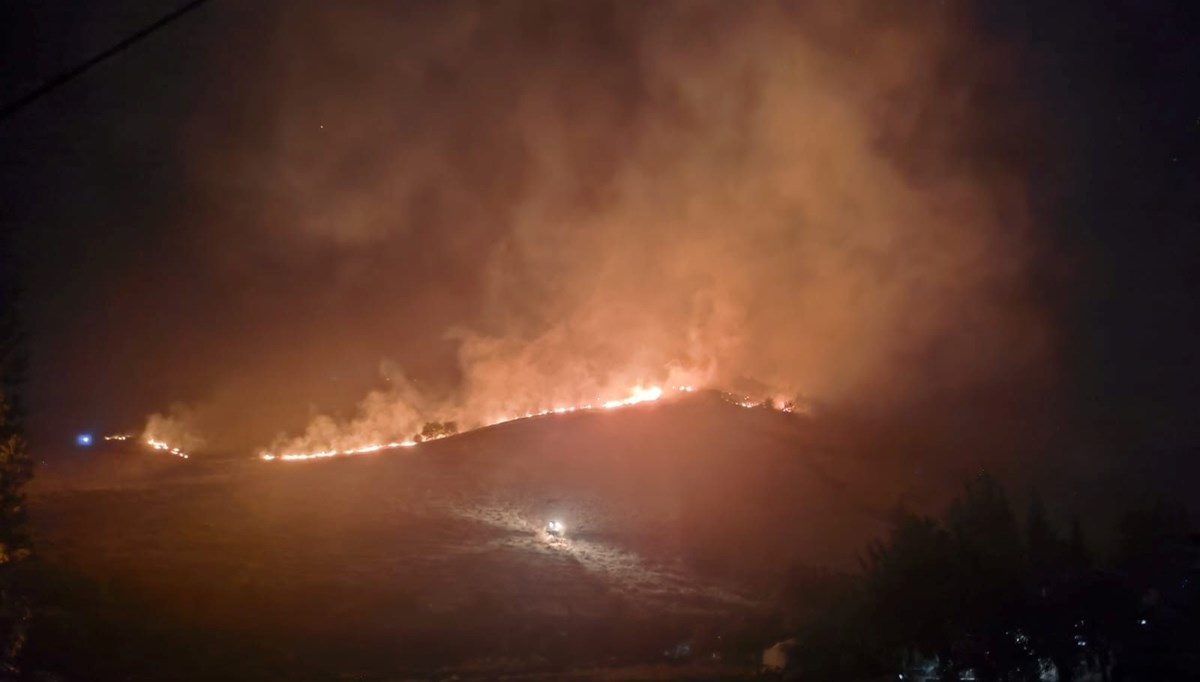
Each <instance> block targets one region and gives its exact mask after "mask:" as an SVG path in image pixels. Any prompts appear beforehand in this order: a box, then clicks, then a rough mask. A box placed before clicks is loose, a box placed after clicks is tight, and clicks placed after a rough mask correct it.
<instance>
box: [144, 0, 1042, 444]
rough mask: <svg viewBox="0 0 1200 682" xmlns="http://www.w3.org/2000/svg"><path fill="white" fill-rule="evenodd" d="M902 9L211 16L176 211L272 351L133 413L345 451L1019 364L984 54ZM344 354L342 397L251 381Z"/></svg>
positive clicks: (754, 6) (452, 8) (989, 52)
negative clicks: (616, 405)
mask: <svg viewBox="0 0 1200 682" xmlns="http://www.w3.org/2000/svg"><path fill="white" fill-rule="evenodd" d="M910 5H911V6H910ZM916 5H917V4H916V3H906V4H905V6H904V7H903V8H898V7H895V6H893V5H892V4H889V3H876V2H850V3H847V2H818V3H797V4H795V5H789V4H778V3H767V2H762V3H719V2H714V3H696V2H687V3H444V4H436V5H433V4H427V5H422V4H415V5H412V6H407V7H404V8H402V9H398V8H396V7H393V6H391V5H385V4H370V3H363V4H354V5H347V4H345V3H338V4H337V5H332V4H328V3H286V4H280V5H278V6H277V7H275V9H274V11H271V10H269V9H263V8H261V7H259V8H254V9H251V8H234V9H229V8H223V9H222V10H221V11H223V12H234V13H237V16H235V17H233V18H234V19H235V20H236V22H237V23H238V25H239V26H241V27H242V31H241V32H240V33H239V36H240V38H238V39H236V40H234V41H231V43H230V44H229V45H227V46H225V47H223V48H221V49H220V50H218V51H217V52H215V53H214V54H212V55H211V59H210V62H209V66H208V73H209V77H208V79H207V80H205V83H206V85H205V86H204V87H203V88H202V89H201V90H200V91H198V93H197V100H196V102H197V105H198V106H199V110H198V111H199V113H197V114H196V115H195V116H194V118H193V119H192V120H191V122H190V123H189V128H188V131H187V137H186V140H185V153H186V155H187V157H188V158H189V160H190V162H189V171H188V176H189V178H190V183H191V186H192V187H193V188H194V191H195V192H196V193H197V195H198V196H200V197H202V198H201V199H199V200H197V204H198V205H199V206H200V207H201V209H200V210H199V211H197V212H196V213H195V215H193V216H192V217H190V218H188V219H186V220H185V221H184V224H185V225H186V227H187V228H188V229H191V230H193V231H194V233H195V234H199V235H202V237H199V238H195V239H193V240H192V245H193V246H194V247H196V248H198V249H199V250H200V252H201V253H203V254H205V255H204V258H205V259H207V260H208V265H206V267H210V268H212V269H214V270H215V271H216V276H217V278H218V279H219V280H221V281H223V282H225V286H226V288H227V290H228V292H230V293H231V295H233V296H234V297H236V298H237V299H238V303H236V304H234V305H239V306H242V307H243V308H244V310H245V311H246V312H245V316H246V319H247V320H248V319H249V318H251V317H255V318H257V319H255V320H253V321H248V322H247V324H249V325H250V326H251V327H253V328H254V329H256V330H257V331H253V332H252V333H251V334H250V335H248V336H249V338H250V340H252V341H255V342H258V343H259V344H260V348H259V352H260V353H263V354H266V355H275V354H276V353H275V352H274V351H273V350H272V349H278V354H286V355H289V356H290V357H289V358H288V359H286V360H285V359H282V358H280V357H277V358H275V359H273V360H272V361H271V362H273V363H277V368H276V369H275V370H273V371H274V372H275V374H274V376H275V379H272V378H269V377H267V376H265V375H262V374H261V373H262V371H263V370H261V369H253V368H252V369H250V370H249V373H248V374H243V375H239V376H237V377H236V378H235V377H233V376H230V372H229V371H225V372H222V371H221V370H214V373H213V376H212V378H211V379H210V381H209V383H208V388H207V389H203V388H201V389H199V390H196V391H194V392H193V396H192V397H193V398H195V400H194V402H195V403H196V404H195V406H194V407H193V408H192V410H191V412H190V415H191V416H189V417H188V418H187V419H186V420H184V419H179V418H178V417H177V418H175V419H171V418H164V417H161V416H158V415H156V416H155V418H154V419H155V424H153V425H152V426H154V428H157V429H164V428H167V429H175V430H177V431H178V430H180V429H182V430H183V431H184V432H186V433H187V434H188V435H187V436H186V437H187V438H192V439H194V438H203V439H206V440H209V441H211V442H213V443H214V444H218V445H224V446H234V445H236V446H237V447H250V446H262V445H265V444H266V443H265V442H264V441H263V440H262V435H263V433H264V432H266V431H267V430H273V431H274V432H276V433H279V432H281V431H283V432H285V433H284V435H282V436H280V437H279V438H278V439H277V440H276V442H275V445H276V446H278V447H283V448H309V449H310V448H313V447H316V448H322V447H328V446H331V445H332V446H337V447H354V446H359V445H362V444H365V443H368V442H379V441H381V440H383V441H387V440H393V439H397V438H402V437H405V436H408V435H411V434H412V433H414V432H415V431H417V430H419V428H420V425H421V424H422V423H423V422H425V421H428V420H433V419H437V420H441V419H448V420H449V419H453V420H456V421H458V422H459V423H460V424H462V425H464V426H470V425H476V424H484V423H489V422H491V421H494V420H496V419H497V418H501V417H504V416H508V415H513V414H520V413H524V412H527V411H539V410H542V409H548V408H553V407H556V406H559V405H563V404H579V403H583V402H593V401H596V400H608V399H615V398H622V397H625V396H626V395H627V394H628V393H629V391H630V389H631V388H632V387H633V386H635V385H663V386H668V385H676V384H687V385H696V386H716V387H733V386H745V385H752V386H762V387H764V388H763V389H762V390H764V391H767V392H769V393H770V394H773V395H784V396H804V397H806V398H810V399H812V400H815V401H817V402H818V403H819V404H822V405H827V406H830V407H832V408H836V407H838V406H854V405H858V406H862V405H870V406H876V407H881V408H884V409H888V408H889V406H894V405H897V404H904V403H908V402H912V401H919V400H921V399H923V398H924V397H927V396H930V395H935V394H938V393H939V392H942V391H947V390H957V389H959V388H961V387H963V386H970V385H975V384H978V383H980V382H984V383H986V382H988V381H990V380H992V379H993V378H995V377H998V376H1004V375H1006V374H1009V373H1011V372H1014V371H1019V370H1022V369H1023V368H1027V367H1029V366H1031V365H1037V364H1038V363H1040V362H1042V361H1044V360H1046V352H1047V341H1046V339H1047V334H1046V332H1045V329H1044V325H1043V322H1042V320H1041V316H1040V313H1039V311H1038V310H1037V309H1036V307H1034V306H1032V305H1030V303H1029V301H1030V300H1031V296H1030V288H1029V278H1028V270H1029V264H1030V259H1031V257H1032V256H1031V254H1032V253H1033V252H1034V250H1035V246H1036V245H1034V244H1032V243H1031V242H1030V239H1031V238H1030V232H1029V230H1028V229H1027V225H1026V223H1027V219H1026V215H1025V209H1024V205H1023V202H1024V193H1023V188H1022V186H1021V183H1020V181H1019V178H1020V177H1021V170H1022V169H1020V168H1012V167H1006V166H1005V164H1004V163H1002V162H1000V161H997V159H995V158H990V157H987V156H985V155H984V151H982V147H983V146H984V145H981V144H980V143H979V140H980V138H981V136H985V135H986V131H987V129H988V126H989V125H992V124H993V123H994V121H995V120H996V119H998V118H1003V117H1004V116H1011V115H1014V114H1013V112H1014V111H1016V109H1017V107H1016V105H1013V106H1011V107H1009V108H1008V109H1007V110H1001V111H988V110H985V109H984V107H983V106H981V101H985V102H991V101H992V100H981V95H980V93H985V94H987V93H990V94H991V95H994V94H995V93H997V92H1001V93H1003V92H1006V88H1008V87H1009V86H1010V83H1009V82H1008V78H1009V74H1008V73H1007V72H1006V69H1005V60H1004V54H1003V52H1002V51H1001V50H999V49H998V48H996V47H994V46H990V45H988V44H987V42H986V41H984V40H982V39H980V38H979V37H978V36H976V35H973V32H972V30H971V28H970V21H969V18H970V17H969V16H968V15H966V14H965V13H960V12H955V11H953V10H946V9H944V8H943V7H940V6H936V5H934V4H929V5H928V6H926V5H925V4H920V6H916ZM233 70H236V72H237V81H236V82H235V83H234V84H232V85H229V86H226V85H224V79H225V78H227V77H229V74H230V73H231V72H232V71H233ZM1013 127H1014V126H1013V125H1009V126H1008V128H1007V129H1008V130H1009V131H1010V132H1011V130H1012V129H1013ZM264 292H266V293H264ZM297 308H299V309H300V310H301V312H300V313H299V314H298V315H297V314H296V313H295V310H296V309H297ZM283 309H290V312H288V313H286V314H282V313H278V311H279V310H283ZM304 310H308V311H309V314H306V313H305V312H303V311H304ZM251 311H256V312H253V313H252V312H251ZM263 312H266V314H265V315H262V313H263ZM273 316H282V317H283V318H285V319H275V320H272V319H271V318H272V317H273ZM306 318H307V319H306ZM297 319H299V320H302V321H301V322H297V321H296V320H297ZM276 322H277V323H278V325H277V326H278V328H276V329H272V324H274V323H276ZM284 330H286V334H285V331H284ZM244 336H246V335H244ZM363 337H371V338H372V339H374V340H373V341H372V342H371V343H370V344H364V343H363V342H361V341H360V340H358V339H361V338H363ZM315 339H321V340H320V341H317V340H315ZM385 344H391V345H390V346H389V347H386V348H381V346H383V345H385ZM364 345H370V346H371V347H372V348H375V349H376V350H379V351H381V352H380V353H379V354H378V355H376V356H375V357H373V358H371V359H370V360H369V361H368V362H371V363H378V361H379V359H380V358H381V357H384V358H387V360H386V362H385V363H384V367H383V371H382V372H380V376H379V377H377V378H375V379H373V380H372V379H370V378H369V377H365V376H359V377H358V379H357V381H356V382H351V383H353V384H354V386H355V389H354V390H367V389H369V390H367V392H368V395H367V397H366V398H365V399H363V400H362V401H361V402H360V404H359V405H358V407H357V408H354V409H353V410H349V411H348V410H347V409H346V406H347V405H349V404H352V399H351V398H350V396H351V395H353V393H354V390H352V389H350V388H349V387H346V388H339V389H338V390H337V391H329V390H326V389H323V388H322V389H319V390H317V391H315V392H314V391H311V387H308V388H298V387H297V386H296V385H295V383H294V382H292V381H289V380H288V379H286V378H283V377H286V375H287V374H288V372H289V371H295V370H294V368H296V367H298V366H305V365H307V366H312V365H314V364H321V363H329V364H334V365H336V364H337V362H338V360H337V358H339V357H346V356H347V355H349V356H355V357H362V355H364V354H365V353H364V352H363V351H364V348H363V346H364ZM346 347H351V348H352V349H351V350H349V351H347V350H346ZM368 352H369V351H368ZM242 362H243V364H247V361H246V360H242ZM249 364H253V363H249ZM360 364H363V365H365V364H366V363H365V362H363V363H360ZM289 367H291V368H293V369H291V370H289V369H288V368H289ZM255 372H259V373H260V376H262V379H261V382H265V383H272V384H274V385H275V386H277V387H278V388H275V389H270V390H267V389H262V388H246V386H247V385H248V384H253V383H255V380H254V379H251V378H249V377H250V376H252V375H253V374H254V373H255ZM280 378H283V380H282V381H281V380H280ZM197 385H198V386H202V385H203V382H201V383H200V384H197ZM243 388H246V390H243ZM264 390H266V391H267V392H268V393H271V395H270V396H269V397H268V396H264V395H263V392H264ZM272 391H274V392H273V393H272ZM284 393H287V395H286V396H284V395H283V394H284ZM306 393H308V395H305V394H306ZM359 395H362V394H361V393H359ZM306 400H311V401H318V400H319V401H321V402H322V403H323V404H324V407H317V406H315V403H314V404H313V405H312V406H309V407H307V408H305V407H303V404H304V401H306ZM297 407H299V408H300V410H305V414H306V415H307V416H303V417H302V419H298V415H300V414H301V413H300V411H298V409H297ZM331 408H332V412H331V413H328V414H326V412H327V411H328V410H330V409H331ZM197 415H199V416H197ZM184 421H186V422H188V426H186V427H185V426H183V425H182V422H184ZM301 421H306V422H307V423H306V424H303V423H301ZM298 427H299V428H298Z"/></svg>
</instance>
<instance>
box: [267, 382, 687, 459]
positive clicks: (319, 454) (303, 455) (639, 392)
mask: <svg viewBox="0 0 1200 682" xmlns="http://www.w3.org/2000/svg"><path fill="white" fill-rule="evenodd" d="M673 390H675V391H678V392H683V393H690V392H691V391H692V390H693V389H692V387H691V386H676V387H674V388H673ZM664 394H665V393H664V391H663V389H662V387H661V386H634V387H633V390H631V391H630V393H629V395H628V396H626V397H625V398H622V399H620V400H607V401H604V402H597V403H586V404H583V405H567V406H561V407H555V408H551V409H549V410H542V411H541V412H526V413H525V414H517V415H510V416H505V417H500V418H498V419H495V420H493V421H491V422H490V423H489V424H488V426H495V425H496V424H504V423H507V422H512V421H517V420H519V419H532V418H534V417H544V416H546V415H550V414H568V413H571V412H586V411H594V410H614V409H617V408H621V407H629V406H630V405H637V404H639V403H648V402H654V401H655V400H658V399H659V398H662V397H663V395H664ZM446 435H448V434H441V435H437V436H433V437H430V438H427V439H425V440H427V441H428V440H438V439H439V438H445V437H446ZM415 445H417V442H416V441H412V440H406V441H398V442H391V443H376V444H371V445H366V446H363V447H358V448H351V449H346V450H318V451H315V452H289V453H286V454H275V453H271V452H263V453H260V454H259V458H260V459H262V460H264V461H267V462H272V461H275V460H279V461H282V462H295V461H303V460H309V459H325V458H327V457H341V456H348V455H362V454H367V453H371V452H379V451H380V450H393V449H395V448H411V447H413V446H415Z"/></svg>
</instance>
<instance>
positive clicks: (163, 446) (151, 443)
mask: <svg viewBox="0 0 1200 682" xmlns="http://www.w3.org/2000/svg"><path fill="white" fill-rule="evenodd" d="M133 439H134V435H133V434H131V433H114V434H112V435H108V436H105V437H104V440H106V441H126V440H133ZM142 442H143V443H145V444H146V445H147V446H148V447H150V448H152V449H154V450H161V451H163V452H169V453H171V454H172V455H175V456H176V457H181V458H183V459H189V456H188V454H187V453H186V452H184V451H183V450H181V449H180V448H178V447H176V446H174V445H171V444H170V443H167V442H164V441H161V440H156V439H154V438H145V439H142Z"/></svg>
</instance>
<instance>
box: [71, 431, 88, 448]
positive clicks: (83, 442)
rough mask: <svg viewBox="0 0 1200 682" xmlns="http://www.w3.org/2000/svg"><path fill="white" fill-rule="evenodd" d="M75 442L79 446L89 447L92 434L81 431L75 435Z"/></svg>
mask: <svg viewBox="0 0 1200 682" xmlns="http://www.w3.org/2000/svg"><path fill="white" fill-rule="evenodd" d="M75 444H76V445H78V446H79V447H81V448H90V447H91V446H92V434H90V433H81V434H79V435H78V436H75Z"/></svg>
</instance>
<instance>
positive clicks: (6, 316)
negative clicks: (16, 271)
mask: <svg viewBox="0 0 1200 682" xmlns="http://www.w3.org/2000/svg"><path fill="white" fill-rule="evenodd" d="M24 372H25V356H24V334H23V330H22V329H21V327H20V325H19V324H18V316H17V306H16V290H15V289H14V288H12V287H10V286H5V285H0V673H3V674H5V675H11V674H14V673H15V672H16V669H15V666H16V661H17V657H18V656H19V655H20V653H21V650H22V649H23V648H24V645H25V641H26V636H27V633H28V629H29V621H30V618H31V611H30V606H29V601H28V599H27V598H26V596H25V594H24V593H23V591H22V590H21V589H20V588H19V580H18V577H19V570H20V566H21V564H23V563H24V562H25V561H26V560H27V559H28V558H29V556H30V553H31V550H32V541H31V538H30V533H29V518H28V512H27V511H26V508H25V494H24V487H25V484H26V483H27V482H28V481H29V479H30V478H31V477H32V474H33V468H32V465H31V462H30V459H29V454H28V452H27V450H26V443H25V437H24V429H23V425H22V419H21V417H22V414H21V405H20V402H19V400H18V398H17V388H18V386H19V385H20V383H21V381H22V379H23V378H24Z"/></svg>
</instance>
